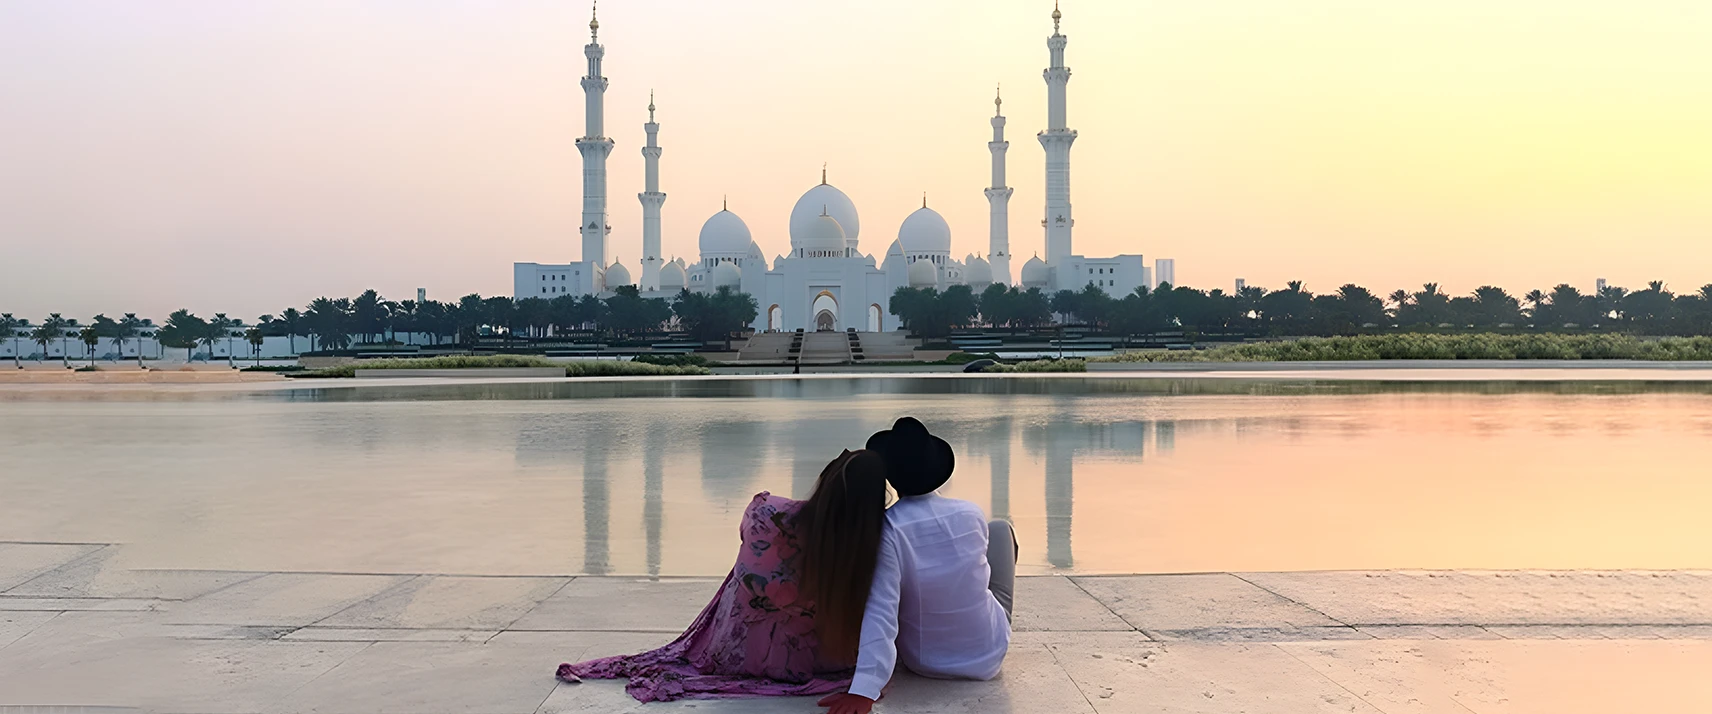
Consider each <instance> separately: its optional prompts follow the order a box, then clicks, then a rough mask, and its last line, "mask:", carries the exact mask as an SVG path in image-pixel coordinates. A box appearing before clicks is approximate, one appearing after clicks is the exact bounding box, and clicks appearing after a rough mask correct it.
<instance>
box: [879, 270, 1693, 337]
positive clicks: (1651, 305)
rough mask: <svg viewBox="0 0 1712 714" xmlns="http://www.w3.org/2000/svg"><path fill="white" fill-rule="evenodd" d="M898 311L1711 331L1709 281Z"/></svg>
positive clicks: (1189, 323)
mask: <svg viewBox="0 0 1712 714" xmlns="http://www.w3.org/2000/svg"><path fill="white" fill-rule="evenodd" d="M891 310H892V313H893V314H895V315H897V316H898V318H899V319H900V320H902V321H903V323H904V326H905V328H907V329H909V330H910V331H912V332H914V333H916V334H917V335H919V336H921V337H924V338H928V339H933V338H939V337H944V336H946V335H948V334H950V333H951V331H952V330H956V329H963V328H969V327H986V328H990V329H1008V330H1013V331H1014V330H1022V329H1031V328H1038V327H1043V326H1047V325H1052V324H1058V323H1072V324H1081V325H1084V326H1087V327H1088V328H1090V329H1092V330H1094V331H1096V332H1105V333H1108V334H1115V335H1146V334H1154V333H1159V332H1175V331H1181V332H1185V333H1193V334H1196V335H1211V334H1218V335H1232V336H1247V337H1264V336H1273V337H1282V336H1320V337H1330V336H1338V335H1357V334H1363V333H1368V332H1374V331H1378V330H1396V329H1402V330H1409V331H1422V332H1432V331H1444V330H1469V329H1475V330H1487V331H1506V330H1518V331H1520V330H1532V331H1537V332H1610V333H1622V334H1634V335H1660V336H1662V335H1712V285H1707V286H1705V287H1702V288H1700V289H1699V290H1698V291H1696V292H1692V293H1685V294H1681V295H1678V294H1675V293H1672V292H1671V291H1670V290H1669V289H1667V288H1666V287H1665V285H1664V283H1662V282H1653V283H1649V284H1648V285H1647V288H1646V289H1645V290H1635V291H1630V290H1625V289H1623V288H1619V287H1606V288H1605V289H1604V290H1602V291H1599V292H1598V293H1596V294H1583V293H1582V292H1581V291H1579V290H1577V289H1576V288H1575V287H1573V286H1570V285H1559V286H1557V287H1555V288H1552V289H1551V290H1550V291H1544V290H1534V291H1531V292H1529V293H1527V294H1525V295H1522V296H1519V297H1518V296H1513V295H1511V294H1510V293H1508V292H1506V291H1505V290H1504V289H1502V288H1498V287H1494V286H1490V285H1488V286H1483V287H1481V288H1479V289H1476V290H1475V291H1474V292H1472V293H1470V294H1468V295H1456V296H1453V295H1450V294H1448V293H1446V292H1444V291H1443V290H1441V289H1440V288H1439V286H1438V285H1437V284H1436V283H1428V284H1426V285H1423V286H1422V287H1421V289H1420V290H1418V291H1414V292H1410V291H1407V290H1396V291H1393V292H1392V293H1390V294H1389V295H1387V296H1385V297H1383V298H1382V297H1380V296H1378V295H1375V294H1373V293H1372V292H1371V291H1369V290H1368V289H1367V288H1364V287H1361V286H1359V285H1354V284H1350V285H1344V286H1343V287H1340V288H1338V289H1337V290H1336V291H1335V292H1330V293H1325V294H1318V295H1317V294H1314V293H1313V292H1311V291H1309V290H1308V289H1307V288H1306V287H1305V286H1304V285H1303V284H1302V283H1301V282H1291V283H1289V284H1288V285H1287V286H1286V287H1285V288H1284V289H1283V290H1272V291H1268V290H1266V289H1264V288H1260V287H1247V288H1244V289H1242V290H1241V291H1239V292H1236V293H1226V292H1224V291H1223V290H1216V289H1215V290H1197V289H1195V288H1190V287H1176V286H1172V285H1171V284H1169V283H1162V284H1161V285H1160V286H1159V288H1158V289H1156V290H1149V289H1147V288H1138V289H1136V290H1135V291H1134V292H1132V293H1130V294H1127V295H1124V296H1122V297H1112V296H1110V295H1107V294H1106V293H1105V291H1103V290H1101V289H1100V288H1098V287H1095V286H1093V285H1089V286H1087V287H1085V288H1083V289H1082V290H1080V291H1070V290H1061V291H1058V292H1055V293H1050V294H1049V293H1046V292H1044V291H1042V290H1040V289H1038V288H1030V289H1027V290H1022V289H1018V288H1015V287H1009V286H1005V285H991V286H988V287H987V289H985V290H983V291H982V292H980V293H979V294H976V293H974V292H973V291H971V290H970V289H969V288H968V287H967V286H962V285H954V286H951V287H949V288H947V289H945V290H944V291H938V290H934V289H932V288H899V289H898V290H897V292H896V293H894V294H893V295H892V299H891Z"/></svg>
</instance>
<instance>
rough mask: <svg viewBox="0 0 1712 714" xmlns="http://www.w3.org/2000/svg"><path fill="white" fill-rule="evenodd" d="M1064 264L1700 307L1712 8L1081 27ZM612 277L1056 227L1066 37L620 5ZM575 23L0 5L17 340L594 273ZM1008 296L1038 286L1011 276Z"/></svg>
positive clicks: (866, 11) (1015, 236) (929, 15)
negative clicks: (757, 247) (1001, 219)
mask: <svg viewBox="0 0 1712 714" xmlns="http://www.w3.org/2000/svg"><path fill="white" fill-rule="evenodd" d="M1063 11H1064V33H1065V34H1066V35H1068V37H1069V48H1068V51H1067V52H1068V62H1067V63H1068V64H1069V65H1070V67H1071V69H1072V71H1073V76H1072V79H1071V82H1070V88H1069V91H1070V95H1069V96H1070V100H1069V101H1070V106H1069V112H1070V113H1069V123H1070V126H1071V127H1072V128H1075V129H1077V130H1079V131H1080V138H1079V139H1078V141H1077V143H1076V145H1075V149H1074V151H1073V152H1072V159H1071V161H1072V170H1073V182H1072V200H1073V201H1074V204H1075V211H1076V216H1077V225H1076V232H1075V247H1076V250H1077V252H1079V253H1082V254H1084V255H1089V256H1105V255H1112V254H1118V253H1138V252H1139V253H1142V254H1144V255H1146V256H1148V257H1149V258H1150V259H1151V258H1155V257H1170V258H1175V259H1176V260H1177V266H1178V267H1177V274H1178V277H1179V281H1180V282H1184V283H1187V284H1191V285H1196V286H1201V287H1223V288H1226V289H1227V290H1228V289H1229V287H1230V284H1231V281H1232V280H1233V279H1234V278H1237V277H1243V278H1246V279H1247V280H1248V281H1249V283H1250V284H1258V285H1263V286H1268V287H1280V286H1281V285H1282V283H1283V282H1284V281H1286V280H1291V279H1301V280H1305V281H1307V283H1308V287H1309V288H1310V289H1314V290H1320V291H1329V290H1332V289H1334V288H1335V287H1336V286H1337V285H1339V284H1341V283H1344V282H1351V281H1353V282H1357V283H1361V284H1363V285H1366V286H1368V287H1370V288H1372V289H1373V290H1374V291H1375V292H1378V293H1381V294H1383V293H1386V292H1389V291H1390V290H1393V289H1396V288H1399V287H1411V288H1412V287H1416V286H1418V285H1419V284H1420V283H1423V282H1428V281H1434V282H1440V283H1443V284H1444V285H1446V287H1447V288H1449V289H1451V290H1453V291H1456V292H1465V291H1468V290H1471V289H1473V288H1474V287H1476V286H1478V285H1481V284H1486V283H1494V284H1498V285H1502V286H1504V287H1507V288H1509V289H1511V290H1512V291H1513V292H1518V293H1519V292H1525V291H1527V290H1529V289H1533V288H1549V287H1550V286H1551V285H1553V284H1556V283H1559V282H1571V283H1574V284H1577V285H1579V286H1580V287H1582V288H1583V289H1591V287H1592V283H1593V280H1594V279H1595V278H1597V277H1605V278H1608V279H1610V280H1611V281H1612V283H1614V284H1619V285H1628V286H1631V287H1635V286H1639V285H1641V284H1642V283H1644V282H1645V281H1647V280H1652V279H1662V280H1665V281H1667V283H1669V285H1670V287H1672V288H1673V289H1676V290H1678V291H1686V290H1693V289H1695V288H1697V287H1698V286H1699V285H1701V284H1704V283H1708V282H1712V132H1709V131H1708V127H1712V81H1707V79H1708V71H1709V69H1712V42H1708V41H1707V38H1709V37H1712V3H1706V2H1703V1H1700V0H1635V1H1633V2H1626V3H1613V2H1606V1H1594V0H1509V1H1507V2H1497V3H1495V2H1490V1H1489V0H1441V1H1439V2H1431V3H1427V2H1408V3H1399V2H1382V3H1375V2H1370V1H1364V0H1293V1H1290V2H1285V1H1283V0H1220V1H1219V2H1194V3H1189V2H1163V1H1159V0H1147V1H1137V0H1064V2H1063ZM600 12H601V18H600V19H601V41H602V43H603V44H605V45H606V50H607V55H606V66H605V74H606V76H607V77H608V78H609V79H610V80H611V88H610V89H609V90H608V92H607V95H606V102H607V118H606V121H607V127H608V131H607V134H608V135H610V136H611V137H612V138H613V139H614V140H615V141H616V143H617V147H616V149H615V150H614V152H613V155H612V158H611V160H610V162H609V171H610V178H609V182H610V199H609V210H610V212H611V219H610V222H611V224H612V226H613V234H612V243H611V245H612V247H611V248H610V249H609V250H610V254H611V255H616V256H617V257H618V258H619V259H621V260H623V261H626V262H627V263H628V264H629V265H631V267H632V269H633V270H634V269H635V263H636V261H637V259H638V257H639V251H640V242H641V239H640V233H641V205H640V203H639V202H638V201H637V200H636V197H635V194H636V193H637V192H639V191H641V190H642V166H643V161H642V156H641V154H640V152H639V148H640V146H641V145H642V142H643V133H642V122H643V121H645V119H646V109H645V107H646V105H647V103H648V92H649V90H650V89H653V90H654V91H655V92H656V96H657V104H658V106H659V112H658V117H659V121H660V123H661V125H662V128H661V132H660V141H661V144H662V145H663V146H664V147H665V153H664V156H663V158H662V190H664V191H665V192H666V193H667V194H669V198H668V199H667V201H666V204H665V207H664V241H663V242H664V247H665V251H666V253H667V254H668V255H679V256H685V257H687V258H689V259H691V260H693V259H694V258H695V253H696V247H695V246H696V233H697V231H698V230H699V228H700V226H701V223H702V221H704V220H705V219H706V218H707V217H708V216H709V215H711V214H712V213H714V212H716V211H718V210H719V207H720V199H721V196H723V195H729V197H730V205H731V208H732V210H734V211H736V212H737V213H739V214H740V215H742V216H743V218H744V219H745V220H746V221H747V222H748V224H749V226H750V228H751V229H752V230H753V231H754V233H755V237H756V239H757V241H758V242H759V243H760V244H761V246H762V247H763V249H765V250H766V251H767V252H768V253H769V255H772V254H778V253H783V252H785V251H786V249H787V244H788V236H787V235H786V231H785V226H786V219H787V216H788V213H789V209H790V206H791V204H792V203H793V202H794V201H795V200H796V198H797V197H798V196H799V195H800V194H801V193H802V192H803V191H804V190H806V189H807V188H809V187H810V186H811V185H813V184H814V183H817V182H818V180H819V176H820V167H821V164H822V162H826V163H827V164H828V165H829V174H830V179H831V182H832V183H833V184H835V185H837V186H839V187H840V188H842V189H843V190H844V191H845V192H847V193H848V194H849V195H850V196H851V197H852V198H853V199H854V200H855V202H856V205H857V208H858V210H859V211H860V212H861V217H862V227H863V233H862V236H861V245H862V250H864V251H866V252H870V253H880V252H882V251H884V249H885V247H886V245H887V244H888V243H890V242H891V240H892V238H894V237H895V235H896V231H897V226H898V224H899V223H900V222H901V221H902V219H903V218H904V216H906V215H907V214H908V213H909V212H910V211H912V210H913V209H915V208H916V207H917V206H919V205H920V201H921V195H922V193H923V192H924V191H925V192H926V193H927V196H928V203H929V205H931V206H933V207H934V208H936V209H938V210H939V211H940V212H941V213H943V214H944V215H945V217H946V218H947V220H948V221H949V222H950V224H951V226H952V231H953V252H954V253H955V254H956V255H958V256H959V257H961V256H962V255H964V254H966V253H985V252H986V251H987V203H986V199H985V198H984V197H983V195H982V192H981V191H982V189H983V188H985V187H986V184H987V183H988V161H989V158H988V153H987V148H986V142H987V140H988V137H989V134H990V128H989V127H988V125H987V117H988V116H990V115H991V113H992V108H993V105H992V95H993V89H994V85H995V84H1002V85H1003V87H1004V95H1005V105H1004V108H1005V113H1006V115H1007V116H1008V117H1009V118H1010V121H1009V127H1008V132H1009V137H1008V138H1009V139H1010V140H1011V149H1010V153H1009V159H1010V166H1009V177H1010V180H1009V183H1010V184H1011V186H1013V187H1015V189H1016V193H1015V196H1014V198H1012V200H1011V206H1010V208H1011V225H1010V228H1011V247H1012V252H1013V253H1015V254H1017V255H1018V256H1023V257H1026V256H1027V255H1029V254H1031V253H1034V252H1036V251H1039V250H1041V249H1042V237H1041V231H1040V229H1039V226H1038V221H1039V217H1040V214H1041V212H1042V208H1041V207H1042V205H1043V203H1044V195H1043V187H1042V185H1043V175H1042V174H1043V155H1042V152H1041V149H1040V146H1039V145H1038V143H1037V142H1036V141H1035V139H1034V133H1035V132H1036V131H1038V130H1039V129H1041V128H1044V126H1045V94H1046V89H1045V85H1044V83H1043V82H1042V79H1041V69H1042V68H1044V67H1045V66H1046V64H1047V51H1046V37H1047V35H1049V34H1050V33H1051V20H1050V18H1049V17H1048V15H1049V13H1050V12H1051V4H1050V2H1043V1H1040V0H1029V1H1026V2H1025V1H1022V0H987V1H985V2H981V3H967V2H950V1H941V0H935V1H933V2H921V1H920V0H909V1H906V0H870V1H867V2H812V3H810V2H788V1H786V0H731V1H730V2H718V3H715V2H707V1H706V0H610V1H609V2H607V3H602V5H601V9H600ZM587 22H588V7H587V6H586V5H584V4H582V3H567V2H560V1H558V0H553V1H548V0H513V1H507V2H497V3H496V2H475V1H474V0H469V1H459V2H454V1H451V0H429V1H414V0H413V1H409V2H406V1H404V0H397V1H383V2H369V3H350V2H343V1H340V0H289V1H287V0H252V1H249V2H242V3H209V2H202V1H196V0H154V1H151V2H148V3H135V2H123V1H121V0H88V1H86V2H76V3H65V2H12V3H5V4H3V5H0V157H3V158H0V240H3V245H4V250H3V251H0V310H4V311H10V312H15V313H19V314H20V315H22V316H30V317H37V316H39V314H44V313H46V312H48V311H60V312H65V313H67V314H68V315H77V316H85V317H86V316H87V315H88V314H93V313H94V312H97V311H105V312H108V313H115V312H132V311H135V312H141V313H143V314H144V315H145V316H152V317H154V318H156V319H162V318H164V317H165V314H166V312H167V311H169V310H171V309H174V308H177V307H184V306H188V307H191V308H192V309H195V310H197V311H199V312H203V313H211V312H215V311H225V312H229V313H232V314H233V315H235V316H242V317H244V318H246V319H252V318H253V317H254V315H257V314H260V313H263V312H270V313H277V312H278V311H279V310H280V309H282V308H284V307H286V306H288V305H302V304H304V303H306V302H307V301H308V300H310V299H312V298H314V297H317V296H319V295H323V294H329V295H349V294H355V293H356V292H358V291H360V290H362V289H364V288H368V287H374V288H377V289H379V290H380V291H381V292H382V293H383V294H386V295H389V296H392V297H395V298H405V297H414V292H415V288H417V287H419V286H420V287H426V288H428V290H429V294H430V296H432V297H434V298H437V299H442V300H448V299H455V298H456V297H457V296H458V295H461V294H464V293H469V292H481V293H484V294H506V293H508V292H509V290H510V287H511V285H510V281H511V263H512V262H513V261H539V262H565V261H571V260H576V259H577V258H578V257H579V253H580V240H579V238H578V236H577V233H576V223H577V212H578V211H579V208H580V197H581V192H582V185H581V162H580V159H579V157H578V154H577V151H576V148H575V146H574V144H573V142H574V140H575V139H576V137H577V136H579V135H580V134H581V133H582V129H583V126H582V102H583V97H582V91H581V89H580V88H579V86H578V79H579V77H580V76H581V74H582V73H583V69H584V61H583V58H582V45H583V44H584V43H585V42H587V38H588V33H587V29H586V26H587ZM1019 264H1020V263H1019Z"/></svg>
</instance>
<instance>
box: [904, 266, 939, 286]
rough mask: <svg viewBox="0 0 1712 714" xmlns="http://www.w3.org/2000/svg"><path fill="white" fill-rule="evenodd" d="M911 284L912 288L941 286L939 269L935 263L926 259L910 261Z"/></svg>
mask: <svg viewBox="0 0 1712 714" xmlns="http://www.w3.org/2000/svg"><path fill="white" fill-rule="evenodd" d="M909 286H910V287H912V288H936V287H939V269H938V268H935V267H933V263H930V262H928V261H925V260H918V261H916V262H914V263H910V267H909Z"/></svg>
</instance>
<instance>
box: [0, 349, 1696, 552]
mask: <svg viewBox="0 0 1712 714" xmlns="http://www.w3.org/2000/svg"><path fill="white" fill-rule="evenodd" d="M905 414H909V415H914V416H916V417H918V418H920V419H922V420H923V421H925V422H926V423H927V424H928V425H929V426H930V427H931V428H932V429H933V430H934V431H936V432H938V433H940V434H942V435H943V436H944V437H945V438H946V439H947V440H949V441H950V442H951V444H952V446H953V448H954V449H955V450H956V452H957V470H956V474H955V476H954V477H953V479H952V481H951V483H950V484H949V486H948V487H947V488H946V489H945V491H944V492H945V493H947V494H948V495H951V496H954V497H958V498H966V499H969V500H972V501H974V502H976V503H978V504H980V505H981V506H982V507H983V508H986V509H987V510H988V512H989V513H991V514H992V515H993V516H995V517H1001V518H1008V519H1010V520H1012V521H1013V522H1014V523H1015V524H1016V527H1017V531H1018V533H1019V536H1020V539H1021V541H1022V561H1023V563H1022V564H1023V570H1024V572H1050V571H1073V572H1082V573H1120V572H1121V573H1130V572H1194V571H1248V570H1318V569H1354V568H1362V569H1365V568H1542V569H1556V568H1685V567H1694V568H1707V567H1712V519H1708V518H1707V517H1706V513H1707V510H1708V507H1709V506H1712V476H1709V475H1712V469H1709V468H1708V466H1707V463H1708V460H1709V458H1712V385H1709V384H1707V383H1704V382H1679V383H1646V382H1589V381H1584V382H1538V383H1517V382H1471V381H1458V382H1432V381H1423V382H1373V381H1370V382H1359V383H1358V382H1335V381H1334V382H1325V381H1298V382H1288V383H1286V382H1278V381H1256V380H1243V379H1194V378H1184V379H1175V378H1172V379H1124V378H1110V377H1106V378H1096V377H1090V378H1086V379H1044V380H1026V379H1022V380H1019V379H951V378H938V379H933V378H908V377H898V378H891V377H855V378H833V379H827V378H822V379H804V380H794V379H770V380H769V379H761V380H748V379H723V380H721V379H715V380H678V381H667V380H662V381H641V382H639V381H613V382H557V383H508V384H482V385H454V386H444V385H436V386H426V385H401V386H366V387H362V388H350V387H344V386H341V387H329V388H303V389H290V390H279V391H265V392H253V391H252V392H245V391H196V390H187V391H184V392H153V393H141V394H97V395H94V396H91V395H89V394H83V393H77V394H35V395H23V396H20V395H18V394H10V395H6V396H4V397H0V464H4V466H3V467H0V540H25V541H81V542H90V541H93V542H122V543H128V544H131V547H130V548H128V549H127V552H128V555H129V557H130V559H131V561H132V562H131V565H132V566H134V567H150V568H209V569H239V570H305V571H320V572H387V573H391V572H434V573H484V574H572V573H589V574H637V575H668V576H670V575H717V574H721V573H723V572H724V571H725V570H726V569H727V568H728V567H729V565H730V561H731V555H732V552H733V549H734V547H735V545H736V543H737V535H736V528H737V515H738V514H739V513H740V512H741V511H742V509H743V507H744V505H746V504H747V503H748V501H749V499H750V497H751V496H753V495H754V494H755V493H756V492H758V491H763V490H765V491H771V492H773V493H779V494H787V495H790V496H793V497H798V498H801V497H805V496H806V495H807V493H808V491H809V489H810V488H812V486H813V483H814V478H815V476H816V475H817V474H818V473H819V470H820V468H821V467H822V466H823V465H824V464H825V463H826V462H827V461H828V460H829V459H831V458H832V457H833V456H834V455H836V454H837V453H838V452H839V450H840V449H844V448H858V447H860V446H861V445H862V443H863V441H864V440H865V439H866V437H867V435H868V434H869V433H871V432H873V431H875V430H877V429H882V428H885V427H886V426H887V425H888V424H889V423H890V422H891V421H892V420H893V419H894V418H896V417H897V416H900V415H905Z"/></svg>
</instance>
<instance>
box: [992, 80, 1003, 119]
mask: <svg viewBox="0 0 1712 714" xmlns="http://www.w3.org/2000/svg"><path fill="white" fill-rule="evenodd" d="M1002 89H1004V87H1003V86H1002V85H997V84H995V85H993V116H1001V115H1003V114H1004V106H1005V97H1004V93H1003V92H1002V91H1001V90H1002Z"/></svg>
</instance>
